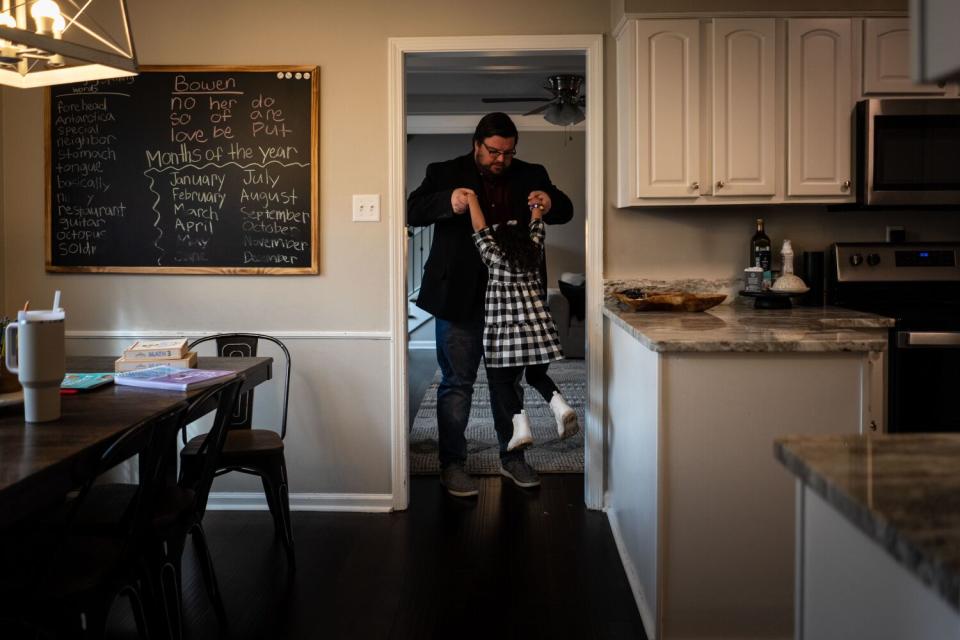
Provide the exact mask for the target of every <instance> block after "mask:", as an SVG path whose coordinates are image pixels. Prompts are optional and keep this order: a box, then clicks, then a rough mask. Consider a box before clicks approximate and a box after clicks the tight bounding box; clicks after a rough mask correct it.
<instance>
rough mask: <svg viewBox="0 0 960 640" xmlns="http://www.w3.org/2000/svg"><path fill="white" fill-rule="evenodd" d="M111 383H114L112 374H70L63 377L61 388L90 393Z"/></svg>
mask: <svg viewBox="0 0 960 640" xmlns="http://www.w3.org/2000/svg"><path fill="white" fill-rule="evenodd" d="M111 382H113V374H112V373H68V374H66V375H65V376H63V382H61V383H60V388H61V389H75V390H77V391H89V390H90V389H96V388H97V387H102V386H103V385H105V384H110V383H111Z"/></svg>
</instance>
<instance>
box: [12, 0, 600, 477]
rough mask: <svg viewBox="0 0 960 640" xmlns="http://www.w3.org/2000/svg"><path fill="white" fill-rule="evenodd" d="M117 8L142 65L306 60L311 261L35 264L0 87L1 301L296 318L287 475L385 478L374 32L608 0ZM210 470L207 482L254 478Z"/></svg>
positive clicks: (566, 29)
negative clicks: (295, 267)
mask: <svg viewBox="0 0 960 640" xmlns="http://www.w3.org/2000/svg"><path fill="white" fill-rule="evenodd" d="M128 7H129V11H130V19H131V23H132V28H133V35H134V39H135V42H136V47H137V53H138V55H139V58H140V62H141V64H238V65H241V64H264V65H265V64H316V65H319V67H320V88H321V107H320V167H319V172H320V207H321V211H320V221H321V222H320V224H321V232H320V235H321V242H320V269H321V275H319V276H313V277H311V276H301V277H269V278H268V277H225V276H221V277H206V276H131V275H82V274H70V275H54V274H47V273H45V272H44V268H43V255H44V252H43V223H42V219H43V218H42V215H43V207H44V202H43V192H44V185H43V162H44V151H43V135H42V121H43V93H42V92H41V91H37V90H32V91H12V90H5V91H4V93H3V104H2V118H3V128H2V131H3V133H4V134H5V135H4V136H3V159H4V167H5V168H6V170H5V171H4V173H3V186H4V197H3V211H4V214H5V217H6V220H5V221H6V224H5V227H4V229H5V233H4V235H3V237H2V242H3V253H4V260H5V262H4V264H5V265H15V268H13V269H6V270H5V271H4V273H3V279H4V285H5V287H6V291H5V294H4V298H3V300H4V305H5V306H9V305H10V304H12V303H14V302H15V301H21V300H24V299H26V298H31V299H37V300H40V299H48V298H49V296H51V295H52V292H53V290H54V289H55V288H61V289H63V291H64V305H65V307H66V309H67V313H68V330H69V331H81V332H93V331H111V330H113V331H121V330H133V331H142V332H151V331H153V332H169V331H214V330H234V329H245V330H256V331H263V332H267V333H270V332H272V331H291V332H300V334H302V335H303V337H300V338H297V339H294V340H292V341H291V346H292V347H293V355H294V368H295V371H296V374H295V380H294V387H293V396H292V398H291V402H292V408H291V416H290V435H289V436H288V449H287V451H288V454H287V455H288V456H289V458H290V478H291V490H292V491H293V492H316V493H367V494H369V493H382V494H387V493H390V492H391V491H392V487H391V484H390V465H391V457H390V453H391V452H390V438H391V425H390V392H391V389H390V383H389V354H390V342H389V340H388V339H386V338H385V334H386V333H387V332H389V329H390V327H389V300H388V291H389V283H388V273H389V268H390V265H388V255H389V243H388V230H389V222H388V219H389V216H391V215H402V212H399V211H398V212H392V211H386V210H384V211H383V218H384V220H383V221H382V222H381V223H379V224H369V223H366V224H356V223H353V222H351V221H350V207H351V195H352V194H354V193H380V194H385V193H386V190H387V146H388V144H387V107H386V97H387V38H389V37H392V36H449V35H460V34H463V35H495V34H558V33H560V34H562V33H567V34H571V33H602V32H604V31H607V30H608V28H609V5H608V4H607V3H593V2H583V1H582V0H531V1H528V2H522V3H517V2H514V1H512V0H489V1H487V2H484V3H472V4H470V3H459V2H458V3H451V2H447V1H445V0H409V1H407V2H402V3H397V2H388V1H386V0H380V1H372V0H356V1H354V2H304V1H298V0H276V1H274V2H269V3H263V2H259V1H257V2H254V1H252V0H205V1H204V2H188V1H186V0H172V1H168V2H154V1H151V0H128ZM493 16H498V17H497V18H496V19H494V18H492V17H493ZM13 134H15V135H13ZM384 202H385V200H384ZM309 332H324V334H325V335H326V336H328V337H324V336H312V334H311V333H309ZM334 332H346V336H345V337H339V336H332V335H329V334H332V333H334ZM357 332H370V335H367V336H364V335H360V336H358V335H357ZM68 348H70V349H71V351H73V352H76V351H78V350H80V349H82V350H84V351H85V352H101V353H116V350H117V349H118V344H116V343H115V342H112V341H108V340H98V339H95V338H91V339H84V340H74V341H72V345H71V346H70V347H68ZM231 475H236V474H231ZM227 479H229V480H227ZM223 480H224V481H218V485H217V486H215V487H214V489H215V490H217V489H218V487H219V488H220V489H224V488H228V487H236V486H255V485H250V484H243V485H241V484H239V483H238V482H237V481H236V480H234V479H230V476H229V475H228V476H225V478H224V479H223Z"/></svg>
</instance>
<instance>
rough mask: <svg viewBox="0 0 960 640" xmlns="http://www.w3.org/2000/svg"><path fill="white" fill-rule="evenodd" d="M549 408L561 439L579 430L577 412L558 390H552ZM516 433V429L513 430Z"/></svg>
mask: <svg viewBox="0 0 960 640" xmlns="http://www.w3.org/2000/svg"><path fill="white" fill-rule="evenodd" d="M550 408H551V409H553V417H555V418H556V419H557V435H559V436H560V438H561V439H563V438H569V437H570V436H572V435H576V433H577V432H579V431H580V421H579V420H577V412H576V411H574V410H573V407H571V406H570V405H568V404H567V401H566V400H564V399H563V396H562V395H560V393H559V392H558V391H554V392H553V397H552V398H550ZM514 433H516V431H514Z"/></svg>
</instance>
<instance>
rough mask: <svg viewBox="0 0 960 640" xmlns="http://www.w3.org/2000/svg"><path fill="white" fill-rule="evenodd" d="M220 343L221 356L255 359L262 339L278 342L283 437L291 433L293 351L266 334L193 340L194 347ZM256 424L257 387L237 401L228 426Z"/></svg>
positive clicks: (219, 334)
mask: <svg viewBox="0 0 960 640" xmlns="http://www.w3.org/2000/svg"><path fill="white" fill-rule="evenodd" d="M211 340H212V341H214V342H216V346H217V356H218V357H221V358H255V357H256V355H257V346H258V345H259V342H260V340H266V341H268V342H272V343H273V344H275V345H277V347H278V348H279V349H280V351H282V352H283V357H284V377H283V415H282V416H281V418H280V438H281V439H283V438H285V437H286V435H287V405H288V403H289V399H290V351H289V350H287V347H286V345H285V344H283V343H282V342H281V341H280V340H278V339H277V338H274V337H273V336H268V335H265V334H262V333H217V334H214V335H211V336H205V337H203V338H200V339H198V340H194V341H193V342H191V343H190V349H193V348H194V347H196V346H197V345H199V344H202V343H204V342H209V341H211ZM252 425H253V389H251V390H249V391H247V392H245V393H244V394H243V395H242V396H240V399H239V400H238V401H237V406H236V409H235V410H234V412H233V415H232V416H231V418H230V423H229V424H228V426H227V428H228V429H250V428H251V427H252Z"/></svg>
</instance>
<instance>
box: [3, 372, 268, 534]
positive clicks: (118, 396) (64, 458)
mask: <svg viewBox="0 0 960 640" xmlns="http://www.w3.org/2000/svg"><path fill="white" fill-rule="evenodd" d="M113 361H114V358H111V357H89V356H83V357H68V358H67V371H69V372H96V371H113ZM272 362H273V359H272V358H200V359H199V363H198V367H199V368H201V369H224V370H230V371H237V372H238V373H242V374H243V375H244V377H245V381H244V385H243V387H242V388H241V391H247V390H249V389H252V388H253V387H255V386H257V385H258V384H260V383H262V382H264V381H266V380H269V379H270V377H271V374H272ZM204 390H205V389H196V390H193V391H186V392H184V391H166V390H158V389H142V388H139V387H127V386H121V385H115V384H113V385H108V386H105V387H101V388H99V389H95V390H93V391H90V392H88V393H78V394H74V395H67V396H61V403H62V404H61V411H62V415H61V416H60V419H59V420H54V421H51V422H39V423H28V422H25V421H24V419H23V406H22V405H18V406H10V407H4V408H2V409H0V527H2V526H3V525H5V524H8V523H9V522H11V521H13V520H15V519H17V518H18V517H19V515H20V514H21V513H22V510H23V508H25V507H27V506H29V505H28V501H30V502H42V501H45V500H47V499H55V498H56V497H57V496H59V495H63V494H65V493H66V492H68V491H70V490H71V489H72V488H73V487H75V486H77V484H79V482H80V481H81V480H82V479H83V477H84V475H85V471H86V470H87V469H89V468H90V466H91V465H92V464H93V463H94V462H95V461H96V459H97V458H98V457H99V455H100V453H101V452H102V451H103V450H104V448H105V447H106V446H107V445H108V444H109V443H110V442H112V441H113V440H114V439H115V438H116V437H117V436H119V435H120V434H122V433H123V432H124V431H126V430H127V429H130V428H131V427H133V426H136V425H139V424H142V423H143V422H147V421H150V420H154V419H156V418H159V417H161V416H163V415H164V414H166V413H168V412H169V411H170V410H171V409H173V408H174V407H176V406H177V405H178V404H179V403H181V402H183V401H184V400H188V399H190V398H192V397H194V396H196V395H198V394H200V393H202V392H203V391H204Z"/></svg>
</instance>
